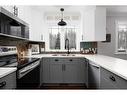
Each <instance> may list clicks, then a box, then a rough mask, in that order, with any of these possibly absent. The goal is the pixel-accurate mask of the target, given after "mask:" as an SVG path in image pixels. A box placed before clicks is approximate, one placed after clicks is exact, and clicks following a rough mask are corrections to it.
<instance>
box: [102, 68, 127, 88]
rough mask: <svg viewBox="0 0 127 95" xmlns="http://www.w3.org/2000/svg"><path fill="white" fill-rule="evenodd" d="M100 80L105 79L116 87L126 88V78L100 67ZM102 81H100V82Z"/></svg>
mask: <svg viewBox="0 0 127 95" xmlns="http://www.w3.org/2000/svg"><path fill="white" fill-rule="evenodd" d="M100 73H101V80H103V79H105V80H106V81H108V83H109V84H111V85H113V86H114V87H116V88H118V89H127V80H125V79H123V78H121V77H119V76H117V75H116V74H114V73H112V72H110V71H108V70H106V69H104V68H101V71H100ZM102 82H103V81H101V83H102Z"/></svg>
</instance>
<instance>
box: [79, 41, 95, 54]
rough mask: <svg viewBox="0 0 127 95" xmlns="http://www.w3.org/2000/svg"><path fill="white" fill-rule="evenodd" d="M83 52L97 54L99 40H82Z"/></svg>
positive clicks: (81, 47)
mask: <svg viewBox="0 0 127 95" xmlns="http://www.w3.org/2000/svg"><path fill="white" fill-rule="evenodd" d="M80 52H81V53H82V54H97V42H80Z"/></svg>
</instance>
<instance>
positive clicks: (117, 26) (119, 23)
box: [115, 21, 127, 54]
mask: <svg viewBox="0 0 127 95" xmlns="http://www.w3.org/2000/svg"><path fill="white" fill-rule="evenodd" d="M119 25H126V26H127V21H115V27H116V29H115V30H116V31H115V34H116V46H115V54H127V36H126V35H125V36H126V42H125V46H126V48H125V52H121V51H118V50H119V48H118V44H119V43H118V39H119V38H118V32H119ZM126 33H127V31H126Z"/></svg>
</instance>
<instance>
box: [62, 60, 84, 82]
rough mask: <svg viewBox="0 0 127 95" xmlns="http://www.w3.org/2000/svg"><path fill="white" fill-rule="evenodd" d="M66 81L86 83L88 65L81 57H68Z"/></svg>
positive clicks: (65, 69)
mask: <svg viewBox="0 0 127 95" xmlns="http://www.w3.org/2000/svg"><path fill="white" fill-rule="evenodd" d="M66 60H67V61H66V63H65V64H64V65H65V66H64V83H85V78H86V77H85V71H86V66H85V64H84V63H82V62H81V60H80V59H66Z"/></svg>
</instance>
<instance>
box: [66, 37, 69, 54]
mask: <svg viewBox="0 0 127 95" xmlns="http://www.w3.org/2000/svg"><path fill="white" fill-rule="evenodd" d="M65 49H68V51H67V54H70V51H69V39H68V38H67V39H66V40H65Z"/></svg>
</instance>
